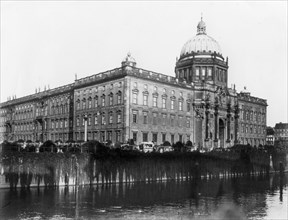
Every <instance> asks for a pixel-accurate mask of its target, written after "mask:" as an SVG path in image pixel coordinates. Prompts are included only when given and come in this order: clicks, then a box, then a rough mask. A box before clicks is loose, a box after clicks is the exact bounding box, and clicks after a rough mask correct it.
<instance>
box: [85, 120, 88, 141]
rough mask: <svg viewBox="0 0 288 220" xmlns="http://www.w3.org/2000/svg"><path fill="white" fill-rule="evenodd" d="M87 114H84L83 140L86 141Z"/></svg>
mask: <svg viewBox="0 0 288 220" xmlns="http://www.w3.org/2000/svg"><path fill="white" fill-rule="evenodd" d="M87 119H88V116H87V114H85V115H84V141H85V142H86V141H87Z"/></svg>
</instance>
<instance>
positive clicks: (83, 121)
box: [82, 118, 85, 126]
mask: <svg viewBox="0 0 288 220" xmlns="http://www.w3.org/2000/svg"><path fill="white" fill-rule="evenodd" d="M84 125H85V119H84V118H82V126H84Z"/></svg>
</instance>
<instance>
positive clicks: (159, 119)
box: [132, 110, 191, 128]
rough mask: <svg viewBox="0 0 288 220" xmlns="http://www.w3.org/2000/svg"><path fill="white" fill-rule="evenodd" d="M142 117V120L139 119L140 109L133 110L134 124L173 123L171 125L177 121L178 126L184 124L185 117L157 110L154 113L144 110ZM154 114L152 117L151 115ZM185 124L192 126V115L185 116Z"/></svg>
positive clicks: (187, 126)
mask: <svg viewBox="0 0 288 220" xmlns="http://www.w3.org/2000/svg"><path fill="white" fill-rule="evenodd" d="M142 114H143V115H142V117H141V119H142V120H141V121H140V120H139V112H138V110H133V111H132V123H134V124H140V123H142V124H153V125H171V126H175V123H176V122H177V125H176V126H178V127H182V126H183V123H184V121H183V119H184V117H183V116H181V115H179V116H178V117H176V115H172V114H166V113H162V114H160V113H157V112H153V113H152V115H151V114H149V113H148V112H146V111H143V112H142ZM151 116H152V117H151ZM184 126H185V127H186V128H190V127H191V117H186V118H185V124H184Z"/></svg>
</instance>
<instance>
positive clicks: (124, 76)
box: [0, 18, 267, 149]
mask: <svg viewBox="0 0 288 220" xmlns="http://www.w3.org/2000/svg"><path fill="white" fill-rule="evenodd" d="M228 68H229V66H228V58H226V59H224V57H223V56H222V52H221V48H220V46H219V44H218V43H217V41H216V40H214V39H213V38H212V37H210V36H209V35H207V33H206V25H205V23H204V21H203V20H202V18H201V21H200V22H199V23H198V25H197V34H196V36H194V37H193V38H191V39H190V40H189V41H187V42H186V43H185V44H184V46H183V48H182V50H181V53H180V57H179V59H177V61H176V65H175V77H173V76H169V75H165V74H161V73H156V72H153V71H149V70H145V69H142V68H139V67H137V65H136V61H135V59H134V58H133V57H132V56H131V54H130V53H128V55H127V56H126V57H125V58H124V60H123V61H122V63H121V67H119V68H115V69H112V70H108V71H106V72H102V73H98V74H95V75H91V76H89V77H85V78H81V79H75V82H74V83H72V84H69V85H65V86H62V87H59V88H55V89H48V90H45V91H42V92H36V93H35V94H33V95H30V96H25V97H22V98H17V99H12V100H8V101H7V102H4V103H1V104H0V141H4V140H9V141H15V140H18V139H24V140H32V141H36V140H40V141H45V140H53V141H55V140H62V141H68V140H84V139H85V135H86V133H85V129H84V127H85V126H87V139H88V140H100V141H101V142H104V141H107V140H111V141H112V142H114V143H116V142H125V141H127V140H128V139H134V141H135V142H136V143H137V144H139V143H140V142H143V141H154V142H155V143H157V144H161V143H163V142H164V141H169V142H170V143H175V142H177V141H181V142H186V141H188V140H190V141H192V143H194V144H195V145H197V146H200V147H203V148H206V149H213V148H217V147H228V146H232V145H234V144H235V143H243V144H251V145H259V144H265V138H266V108H267V102H266V100H264V99H261V98H257V97H253V96H251V94H250V93H249V92H247V91H246V90H244V91H242V92H240V93H237V91H236V90H235V86H234V88H228V86H227V82H228V76H229V74H228ZM84 125H85V126H84Z"/></svg>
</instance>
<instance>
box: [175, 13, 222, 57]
mask: <svg viewBox="0 0 288 220" xmlns="http://www.w3.org/2000/svg"><path fill="white" fill-rule="evenodd" d="M192 52H194V53H208V54H212V53H214V52H216V53H218V54H221V48H220V45H219V44H218V42H217V41H216V40H214V39H213V38H212V37H210V36H208V35H207V34H206V25H205V23H204V21H203V20H202V18H201V21H200V22H199V23H198V25H197V35H196V36H195V37H193V38H192V39H190V40H188V41H187V42H186V43H185V44H184V46H183V47H182V50H181V53H180V57H182V56H185V55H187V54H191V53H192Z"/></svg>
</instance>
